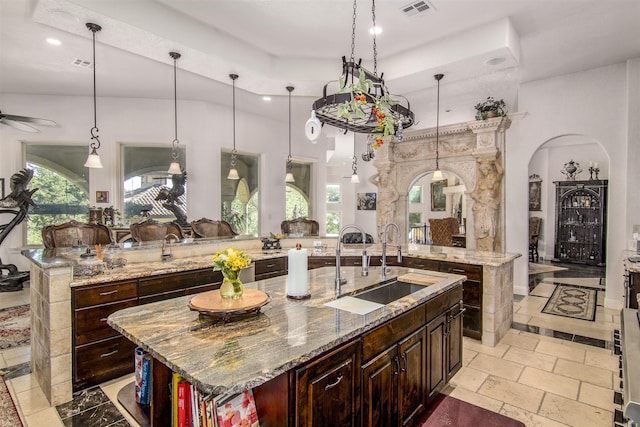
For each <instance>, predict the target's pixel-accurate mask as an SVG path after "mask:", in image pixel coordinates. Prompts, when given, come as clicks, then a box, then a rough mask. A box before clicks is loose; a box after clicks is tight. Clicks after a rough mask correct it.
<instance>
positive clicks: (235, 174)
mask: <svg viewBox="0 0 640 427" xmlns="http://www.w3.org/2000/svg"><path fill="white" fill-rule="evenodd" d="M229 77H230V78H231V80H232V81H233V151H232V152H231V168H230V169H229V175H227V179H240V175H238V169H236V79H237V78H238V75H237V74H229Z"/></svg>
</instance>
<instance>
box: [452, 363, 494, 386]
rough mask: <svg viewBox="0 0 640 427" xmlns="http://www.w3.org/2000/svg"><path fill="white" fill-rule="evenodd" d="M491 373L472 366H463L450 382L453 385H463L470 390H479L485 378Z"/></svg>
mask: <svg viewBox="0 0 640 427" xmlns="http://www.w3.org/2000/svg"><path fill="white" fill-rule="evenodd" d="M488 376H489V374H487V373H486V372H482V371H478V370H476V369H472V368H465V367H462V368H461V369H460V370H459V371H458V373H457V374H455V376H454V377H453V378H451V381H450V382H449V384H451V385H452V386H453V387H462V388H465V389H467V390H469V391H478V389H479V388H480V386H481V385H482V383H483V382H484V380H486V379H487V377H488Z"/></svg>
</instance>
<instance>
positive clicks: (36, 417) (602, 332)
mask: <svg viewBox="0 0 640 427" xmlns="http://www.w3.org/2000/svg"><path fill="white" fill-rule="evenodd" d="M540 276H541V277H540V278H538V279H536V280H535V283H534V284H533V291H532V292H531V294H530V295H528V296H526V297H524V298H522V297H520V298H516V301H515V302H514V326H515V328H514V329H511V330H510V331H509V333H508V334H507V335H506V336H505V338H504V339H503V340H502V341H501V342H500V343H499V344H498V345H497V346H496V347H486V346H483V345H482V344H481V343H480V342H478V341H476V340H473V339H468V338H465V339H464V350H463V351H464V363H463V367H462V369H461V370H460V372H458V374H456V376H455V377H454V378H453V379H452V381H451V383H450V385H449V386H448V388H447V390H446V393H448V394H450V395H451V396H454V397H456V398H458V399H461V400H464V401H467V402H470V403H473V404H475V405H478V406H482V407H484V408H487V409H490V410H492V411H495V412H499V413H501V414H504V415H507V416H509V417H512V418H515V419H518V420H520V421H522V422H523V423H524V424H525V425H527V426H531V427H534V426H535V427H537V426H563V425H569V426H587V425H588V426H590V427H597V426H611V425H612V420H613V411H614V409H615V408H616V405H615V404H614V403H613V394H614V391H615V390H616V389H617V385H618V380H617V376H618V358H617V356H614V355H613V354H612V350H611V341H612V332H613V330H614V329H618V328H619V327H620V316H619V312H618V311H617V310H610V309H606V308H604V307H602V303H601V301H602V299H600V305H599V306H598V307H597V309H596V320H595V321H594V322H591V321H585V320H576V319H570V318H566V317H560V316H554V315H549V314H544V313H541V312H540V311H541V309H542V307H543V306H544V304H545V303H546V301H547V299H548V297H549V296H550V295H551V292H553V288H554V286H555V285H553V284H552V283H551V282H552V279H553V277H554V274H553V273H551V274H544V275H540ZM565 277H570V276H566V274H565ZM558 280H562V279H558ZM574 280H576V279H574ZM587 282H589V283H588V284H589V285H595V286H598V283H597V281H593V279H591V281H589V280H587V281H582V282H581V281H580V280H578V283H585V284H587ZM600 294H602V295H603V294H604V292H599V295H600ZM0 295H1V296H2V297H1V298H0V308H3V307H12V306H15V305H21V304H27V303H29V292H28V288H25V290H23V291H20V292H11V293H4V294H0ZM516 328H517V329H516ZM522 329H524V330H522ZM29 352H30V349H29V347H28V346H26V347H18V348H13V349H9V350H5V351H2V352H0V370H5V371H8V372H9V373H8V374H7V375H6V376H5V378H6V379H7V385H8V387H9V391H10V393H11V395H12V397H13V398H14V401H16V403H17V405H18V407H19V411H20V416H21V418H22V420H23V422H24V424H25V426H42V425H47V426H48V427H57V426H80V425H82V426H86V425H100V426H105V427H106V426H113V427H121V426H126V425H127V423H129V424H131V425H132V426H138V424H137V423H136V422H135V421H133V419H131V417H130V416H129V415H128V414H127V413H126V411H125V410H124V409H123V408H122V407H120V405H119V404H118V403H117V394H118V391H119V390H120V389H121V388H122V387H123V386H124V385H126V384H128V383H129V382H131V381H132V380H133V376H132V375H128V376H126V377H123V378H120V379H117V380H113V381H110V382H107V383H104V384H101V385H100V386H99V387H96V388H94V389H90V390H85V391H83V395H82V396H78V397H76V399H74V402H73V403H72V404H67V406H64V405H61V406H60V407H58V408H55V407H50V406H49V404H48V402H47V400H46V398H45V397H44V394H43V393H42V391H41V390H40V389H39V387H38V385H37V384H35V381H33V380H32V378H31V375H30V374H29V373H28V369H25V363H28V362H29ZM102 393H104V395H106V397H107V398H108V400H107V399H106V398H105V397H104V395H103V394H102ZM88 395H90V397H87V396H88ZM89 402H93V404H94V406H92V407H90V408H86V406H87V405H88V403H89ZM112 403H113V404H114V405H115V407H116V408H117V410H118V411H119V412H118V411H116V412H113V407H112V406H111V404H112ZM83 404H84V405H85V406H83ZM96 408H99V409H96ZM101 410H103V411H101ZM83 411H84V413H83ZM98 413H99V414H100V415H99V416H98V418H100V419H101V421H100V423H94V422H93V421H92V423H91V424H87V421H86V418H82V417H79V416H77V417H73V416H72V415H74V414H76V415H78V414H82V415H83V416H89V415H93V416H94V417H95V416H96V414H98ZM95 419H96V418H92V420H95Z"/></svg>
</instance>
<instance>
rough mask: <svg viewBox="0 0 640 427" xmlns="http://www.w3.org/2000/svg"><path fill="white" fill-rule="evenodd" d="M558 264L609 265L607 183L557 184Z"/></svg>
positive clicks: (556, 255) (575, 182) (603, 181)
mask: <svg viewBox="0 0 640 427" xmlns="http://www.w3.org/2000/svg"><path fill="white" fill-rule="evenodd" d="M554 184H555V185H556V234H555V253H554V259H553V261H555V262H571V263H579V264H590V265H598V266H603V265H605V260H606V253H605V251H606V247H607V246H606V242H607V236H606V230H607V186H608V181H607V180H591V181H556V182H554Z"/></svg>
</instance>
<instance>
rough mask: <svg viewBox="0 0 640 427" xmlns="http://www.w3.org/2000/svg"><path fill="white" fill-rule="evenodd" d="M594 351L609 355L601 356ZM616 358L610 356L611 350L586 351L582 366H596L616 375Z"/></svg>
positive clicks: (601, 354)
mask: <svg viewBox="0 0 640 427" xmlns="http://www.w3.org/2000/svg"><path fill="white" fill-rule="evenodd" d="M595 350H603V351H606V352H608V353H609V354H603V353H602V352H598V351H595ZM619 360H620V359H618V356H614V355H613V354H611V350H604V349H594V350H591V349H589V350H587V353H586V355H585V357H584V364H585V365H589V366H597V367H598V368H603V369H608V370H610V371H612V372H615V373H616V374H617V373H618V361H619Z"/></svg>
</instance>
